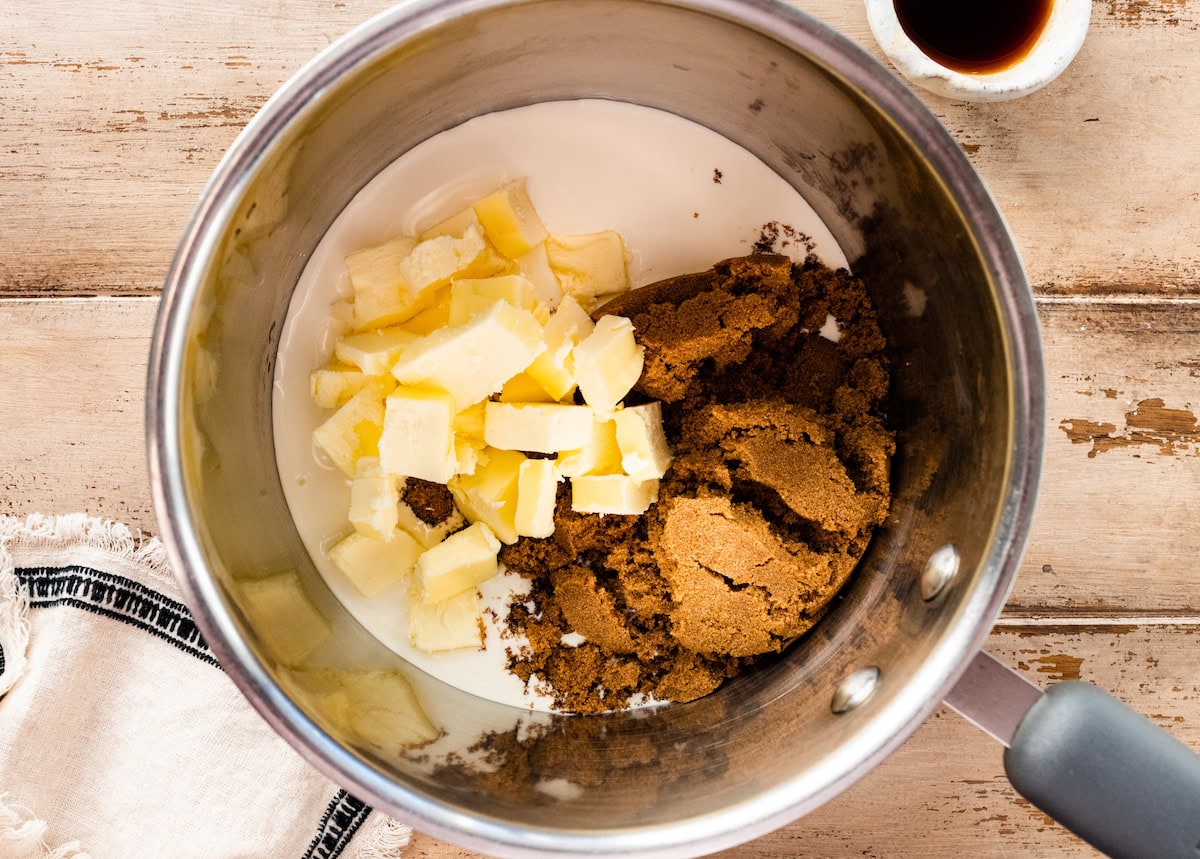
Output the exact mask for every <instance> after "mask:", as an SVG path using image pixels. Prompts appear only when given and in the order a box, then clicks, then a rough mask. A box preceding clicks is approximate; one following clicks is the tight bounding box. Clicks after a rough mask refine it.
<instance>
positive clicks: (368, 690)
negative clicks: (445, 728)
mask: <svg viewBox="0 0 1200 859" xmlns="http://www.w3.org/2000/svg"><path fill="white" fill-rule="evenodd" d="M289 679H291V680H292V681H294V682H295V683H296V684H297V685H298V686H300V687H301V688H302V689H303V690H305V691H306V692H307V693H308V695H306V696H304V697H309V696H311V698H312V700H313V701H314V704H315V706H316V708H317V709H318V710H319V711H320V712H321V713H322V714H324V715H325V717H326V718H328V719H329V720H330V721H332V722H333V723H334V724H336V725H338V726H340V727H344V728H347V729H349V730H350V731H351V732H352V733H354V734H355V735H356V736H357V737H358V738H359V739H360V740H362V741H363V742H365V743H369V744H370V745H372V746H375V747H377V748H380V749H386V750H392V749H415V748H419V747H421V746H424V745H426V744H428V743H431V742H433V741H434V740H436V739H437V738H438V737H439V736H441V733H442V732H441V731H440V730H438V728H437V727H436V726H435V725H434V724H433V722H431V721H429V717H428V716H426V715H425V711H424V710H423V709H422V708H421V703H420V701H419V700H418V699H417V696H416V693H415V692H413V688H412V686H411V685H410V684H409V682H408V680H407V679H405V677H404V675H403V674H401V673H400V672H399V671H379V670H375V671H363V670H347V669H342V668H318V669H313V670H309V671H294V672H290V677H289ZM298 697H299V696H298ZM302 700H303V698H302Z"/></svg>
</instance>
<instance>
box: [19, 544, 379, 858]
mask: <svg viewBox="0 0 1200 859" xmlns="http://www.w3.org/2000/svg"><path fill="white" fill-rule="evenodd" d="M16 573H17V578H18V579H19V580H20V581H21V583H22V584H23V585H24V586H25V587H26V588H27V589H28V591H29V607H30V608H52V607H54V606H71V607H73V608H80V609H83V610H85V611H90V612H93V613H94V614H99V615H103V616H104V617H109V618H112V619H113V620H119V621H122V622H124V623H127V624H129V625H131V626H134V627H137V628H138V629H141V630H143V631H145V632H149V633H150V634H151V635H155V636H157V637H158V638H161V639H163V640H164V641H167V642H169V643H170V644H173V645H174V646H175V647H177V648H179V649H180V650H182V651H183V652H184V653H187V654H188V655H190V656H194V657H196V658H197V659H199V660H200V661H201V662H206V663H208V664H209V665H213V666H216V667H217V668H220V667H221V666H220V663H218V662H217V658H216V656H214V655H213V652H212V651H211V650H210V649H209V647H208V644H207V643H206V642H205V641H204V638H203V636H201V635H200V630H199V629H198V628H197V627H196V624H195V622H194V621H193V620H192V615H191V612H189V611H188V609H187V606H185V605H184V604H183V603H181V602H177V601H175V600H173V599H170V598H169V597H165V596H163V595H162V594H160V593H158V592H157V591H155V590H151V589H150V588H148V587H146V586H145V585H142V584H139V583H138V582H135V581H133V580H132V579H127V578H125V577H124V576H116V575H113V574H112V573H105V572H103V571H101V570H94V569H92V568H91V567H81V566H78V565H75V566H70V567H18V568H17V570H16ZM3 670H4V651H3V650H2V649H0V672H2V671H3ZM370 813H371V807H370V806H369V805H367V804H366V803H365V802H363V801H362V800H361V799H358V798H356V797H354V796H351V795H350V794H349V793H347V792H346V791H344V790H339V791H338V792H337V793H336V794H334V796H333V799H332V800H331V801H330V803H329V805H328V806H327V807H326V809H325V814H324V816H323V817H322V818H321V822H320V823H319V824H318V826H317V834H316V836H315V837H314V838H313V840H312V843H310V844H309V845H308V850H307V851H306V852H305V853H304V855H303V856H302V857H301V859H337V857H339V856H341V855H342V851H343V850H345V849H346V846H347V845H348V844H349V843H350V839H351V838H353V837H354V833H356V832H357V831H358V830H359V827H361V826H362V825H363V823H365V822H366V819H367V815H369V814H370Z"/></svg>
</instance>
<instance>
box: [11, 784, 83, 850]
mask: <svg viewBox="0 0 1200 859" xmlns="http://www.w3.org/2000/svg"><path fill="white" fill-rule="evenodd" d="M47 829H49V827H48V826H47V825H46V821H44V820H39V819H38V818H37V816H36V815H35V814H34V813H33V812H32V811H30V810H29V809H28V808H26V807H25V806H23V805H17V804H16V803H13V802H9V801H8V794H4V793H0V856H3V857H5V859H91V856H89V854H87V853H86V852H84V850H83V846H82V845H81V844H80V843H79V842H78V841H70V842H68V843H66V844H63V845H62V846H61V847H56V848H54V849H53V850H51V849H50V848H49V847H47V846H46V830H47Z"/></svg>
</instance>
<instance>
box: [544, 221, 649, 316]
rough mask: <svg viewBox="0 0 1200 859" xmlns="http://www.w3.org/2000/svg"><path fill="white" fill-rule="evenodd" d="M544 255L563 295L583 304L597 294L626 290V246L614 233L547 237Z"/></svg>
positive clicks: (592, 299)
mask: <svg viewBox="0 0 1200 859" xmlns="http://www.w3.org/2000/svg"><path fill="white" fill-rule="evenodd" d="M546 255H547V257H548V258H549V260H550V268H551V269H553V271H554V273H555V275H557V277H558V282H559V283H560V284H561V285H562V290H563V292H564V293H565V294H567V295H572V296H574V297H575V298H577V299H579V300H580V302H581V303H583V304H590V303H591V302H592V301H594V299H595V298H596V297H597V296H600V295H609V294H612V293H616V292H624V291H626V290H627V289H629V274H628V273H627V271H626V266H625V243H624V242H623V241H622V240H621V235H620V233H616V232H614V231H613V230H605V231H604V232H601V233H588V234H586V235H579V236H550V237H549V238H548V239H546Z"/></svg>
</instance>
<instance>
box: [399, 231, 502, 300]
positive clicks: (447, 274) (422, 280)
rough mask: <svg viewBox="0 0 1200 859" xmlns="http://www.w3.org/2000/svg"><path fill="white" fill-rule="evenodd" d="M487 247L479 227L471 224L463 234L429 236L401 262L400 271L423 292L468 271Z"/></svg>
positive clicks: (405, 278) (418, 291) (407, 281)
mask: <svg viewBox="0 0 1200 859" xmlns="http://www.w3.org/2000/svg"><path fill="white" fill-rule="evenodd" d="M485 249H486V246H485V244H484V241H483V236H482V235H481V234H480V232H479V228H478V227H468V228H467V230H466V231H465V232H464V233H463V234H462V237H461V238H455V237H454V236H436V237H434V238H432V239H426V240H425V241H423V242H421V243H420V244H418V245H417V246H416V247H415V248H413V250H412V253H410V254H409V255H408V256H407V257H405V258H404V259H403V260H402V261H401V262H400V275H401V276H402V277H403V278H404V281H405V282H406V283H408V284H409V288H410V290H411V291H412V292H413V293H415V294H420V293H422V292H424V291H426V290H428V289H431V288H437V287H440V286H445V285H446V284H448V283H449V282H450V278H452V277H454V275H456V274H459V273H461V272H465V271H468V270H469V269H470V268H471V265H472V264H473V263H474V262H475V260H476V259H477V258H478V257H479V256H480V255H481V254H482V253H483V252H484V250H485Z"/></svg>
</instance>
